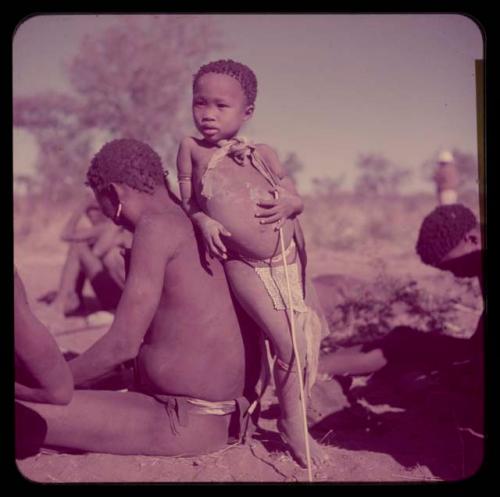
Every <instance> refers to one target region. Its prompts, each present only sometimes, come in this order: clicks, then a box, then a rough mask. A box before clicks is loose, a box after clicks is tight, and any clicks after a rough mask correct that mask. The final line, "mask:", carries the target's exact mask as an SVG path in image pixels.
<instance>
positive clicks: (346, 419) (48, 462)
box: [15, 236, 482, 483]
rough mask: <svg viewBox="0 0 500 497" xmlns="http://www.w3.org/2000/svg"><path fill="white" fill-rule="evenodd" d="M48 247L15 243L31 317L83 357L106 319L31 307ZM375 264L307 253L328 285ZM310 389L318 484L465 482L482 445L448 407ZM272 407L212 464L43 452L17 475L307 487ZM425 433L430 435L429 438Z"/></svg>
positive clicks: (396, 264)
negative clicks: (247, 436) (319, 461)
mask: <svg viewBox="0 0 500 497" xmlns="http://www.w3.org/2000/svg"><path fill="white" fill-rule="evenodd" d="M54 239H55V238H54V237H53V238H50V237H49V236H47V238H46V239H45V240H38V241H37V244H33V243H27V242H26V243H18V244H16V247H15V263H16V265H17V268H18V271H19V273H20V275H21V277H22V279H23V281H24V282H25V285H26V289H27V292H28V298H29V301H30V303H31V305H32V308H33V310H34V312H35V313H36V314H37V315H38V316H39V318H40V319H41V320H42V322H44V323H45V324H46V325H47V326H48V327H49V329H50V330H51V332H52V333H53V335H54V336H55V338H56V340H57V342H58V344H59V346H60V347H61V348H62V349H66V350H72V351H75V352H81V351H83V350H85V349H86V348H88V347H89V346H90V345H91V343H92V342H93V341H95V340H96V339H97V338H99V337H100V336H101V335H102V334H103V333H105V331H106V329H107V326H108V325H109V319H110V316H109V315H106V314H102V313H98V314H94V315H91V316H90V318H88V319H84V318H81V317H78V318H70V319H55V317H54V315H53V314H51V313H50V309H48V308H47V306H45V305H44V304H41V303H39V302H37V300H36V299H37V297H39V296H40V295H42V294H43V293H45V292H47V291H49V290H53V289H55V288H56V287H57V281H58V277H59V271H60V268H61V266H62V263H63V260H64V255H65V250H66V248H65V246H64V245H63V244H61V243H59V242H57V241H54ZM367 252H369V250H368V249H367ZM377 255H384V256H385V258H386V260H387V259H389V260H391V267H390V270H391V274H398V275H402V276H404V275H412V274H414V275H418V278H420V279H421V280H426V279H428V281H429V284H432V285H435V284H436V281H442V282H443V283H442V284H443V285H445V286H446V285H449V284H450V280H449V279H447V278H445V277H443V278H442V279H438V280H436V278H437V276H436V272H435V271H433V270H432V269H427V268H423V267H422V266H421V265H420V264H419V263H418V261H417V260H416V258H413V259H412V258H410V259H408V257H405V256H403V255H402V254H398V252H397V250H394V253H385V254H375V256H377ZM375 258H376V257H375ZM373 259H374V254H373V252H372V253H370V254H369V255H368V254H363V253H362V251H360V252H357V253H356V254H352V253H351V254H350V253H348V252H345V253H342V254H339V253H334V252H332V251H329V250H316V251H312V253H311V254H310V270H311V273H312V274H313V275H314V276H318V275H325V274H326V275H332V274H334V275H336V276H335V277H334V278H333V281H334V282H335V281H337V282H340V283H341V284H342V285H346V284H349V281H354V282H355V281H357V280H359V281H362V280H367V279H370V278H372V277H373V276H374V275H375V273H376V271H377V270H378V269H377V265H376V264H374V263H373ZM347 275H348V276H347ZM335 278H337V279H335ZM346 282H347V283H346ZM340 283H339V284H340ZM87 291H89V289H87ZM335 292H337V288H336V287H335V284H333V286H332V287H331V296H330V297H328V298H331V299H332V300H334V299H335V298H340V297H338V295H337V296H335V295H336V293H335ZM337 293H338V292H337ZM480 311H481V309H476V310H475V311H474V312H472V313H471V314H472V315H471V316H470V318H469V319H470V323H474V322H477V318H478V316H479V313H480ZM368 380H369V377H366V376H358V377H354V378H353V383H352V384H351V387H350V392H352V391H355V390H356V388H358V389H359V388H361V389H362V388H363V387H366V384H367V381H368ZM315 388H316V389H320V390H321V391H322V392H323V394H324V395H323V396H322V397H321V399H322V400H321V402H323V404H322V405H320V404H321V402H320V403H319V404H317V405H316V407H317V408H318V409H319V410H318V411H317V413H316V414H317V415H316V421H318V420H321V419H323V420H325V419H327V418H328V419H330V420H331V421H330V422H329V423H330V424H328V422H326V423H327V424H326V428H325V427H324V426H323V430H322V431H321V432H318V435H317V437H318V438H320V439H322V442H323V443H325V444H327V445H325V450H326V452H327V454H328V457H329V460H328V461H327V462H325V463H324V464H323V465H322V466H321V467H319V468H317V469H315V470H314V480H315V481H318V482H369V481H376V482H425V481H436V480H437V481H439V480H458V479H461V478H463V477H465V476H467V475H468V474H470V472H471V470H470V463H468V462H467V461H466V459H467V457H468V456H467V454H468V453H469V451H468V447H469V445H470V444H475V443H476V444H477V443H480V442H482V440H480V439H481V437H480V436H478V435H477V433H476V434H474V433H473V434H470V433H468V432H467V430H466V429H465V428H464V429H461V428H460V427H459V426H458V425H456V424H455V425H454V424H453V423H452V422H450V421H449V416H448V417H447V413H446V401H444V402H441V404H444V406H443V405H441V408H442V409H441V412H434V411H433V412H432V415H430V414H429V409H428V408H427V409H426V408H425V406H422V405H420V406H418V403H419V402H418V398H417V397H416V399H417V400H416V401H415V404H413V405H412V407H408V406H405V407H394V406H393V405H391V404H390V403H388V402H386V401H385V400H384V398H383V395H382V397H380V395H379V398H378V400H377V395H375V396H374V398H375V400H366V398H365V394H364V393H363V390H361V394H358V395H357V396H356V397H355V398H354V397H352V396H350V395H347V396H346V394H347V391H346V390H344V391H343V390H342V389H341V388H340V386H339V383H338V382H337V381H335V380H332V379H328V378H323V379H322V380H320V381H319V382H318V383H317V385H316V387H315ZM374 388H375V390H373V389H372V391H371V392H372V393H373V392H374V391H375V393H376V394H377V393H381V392H382V393H384V388H388V389H389V390H390V388H391V386H390V384H386V387H383V386H382V387H380V386H375V387H374ZM325 392H326V394H325ZM367 392H368V391H367ZM365 393H366V392H365ZM348 397H349V398H348ZM387 398H390V395H387ZM325 399H326V401H325ZM353 399H355V400H353ZM325 402H326V404H325ZM438 404H439V403H438ZM318 406H319V407H318ZM427 407H428V406H427ZM276 408H277V405H276V398H275V397H274V396H273V394H272V392H271V393H270V394H269V395H268V396H267V397H266V398H265V399H264V405H263V419H262V420H261V428H262V429H263V432H262V433H261V434H260V435H256V437H255V438H254V439H252V440H250V441H249V443H248V444H247V445H243V446H228V447H227V448H226V449H224V450H222V451H220V452H218V453H214V454H210V455H205V456H200V457H190V458H169V457H146V456H115V455H109V454H66V453H56V452H50V451H43V452H42V453H39V454H37V455H35V456H32V457H29V458H27V459H24V460H21V461H17V466H18V468H19V470H20V472H21V473H22V475H24V476H25V477H26V478H28V479H30V480H33V481H36V482H46V483H56V482H296V481H307V471H306V470H304V469H301V468H300V467H298V466H297V465H296V464H295V462H294V461H293V460H292V459H291V458H290V456H289V455H288V454H286V453H285V452H284V450H283V449H284V447H283V444H282V443H281V442H280V441H279V440H278V438H277V435H276ZM437 408H438V407H436V409H437ZM318 413H319V414H318ZM448 414H449V413H448ZM429 423H430V424H429ZM320 424H321V423H320ZM323 425H325V421H324V422H323ZM423 426H426V429H425V430H423V429H422V427H423ZM429 426H431V428H432V429H428V427H429ZM466 436H467V437H468V438H467V437H466ZM464 437H465V438H464ZM472 464H474V463H472ZM468 468H469V469H468Z"/></svg>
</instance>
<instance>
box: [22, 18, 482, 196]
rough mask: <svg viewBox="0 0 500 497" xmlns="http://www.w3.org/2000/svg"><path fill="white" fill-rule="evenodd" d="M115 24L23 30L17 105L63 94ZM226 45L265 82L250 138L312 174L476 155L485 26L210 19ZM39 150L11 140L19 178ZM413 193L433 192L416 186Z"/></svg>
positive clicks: (62, 21)
mask: <svg viewBox="0 0 500 497" xmlns="http://www.w3.org/2000/svg"><path fill="white" fill-rule="evenodd" d="M116 17H117V16H111V17H110V16H102V15H99V16H83V15H73V16H44V17H35V18H31V19H29V20H27V21H26V22H25V23H23V24H22V25H20V27H19V29H18V31H17V33H16V35H15V37H14V44H13V59H14V73H13V84H14V96H16V95H30V94H34V93H37V92H39V91H46V90H68V89H69V87H68V84H67V81H66V79H65V74H64V71H63V63H64V62H65V61H69V60H70V59H71V58H72V56H73V55H75V54H76V52H77V50H78V46H79V43H80V41H81V39H82V37H83V36H84V35H85V34H90V35H92V34H96V33H98V32H99V31H101V30H102V29H104V28H105V27H106V26H107V25H109V24H110V23H111V22H113V21H114V18H116ZM207 17H210V19H211V20H212V21H213V22H214V23H215V24H216V25H217V26H218V27H219V29H220V30H221V31H222V33H223V40H224V43H225V48H224V49H221V50H219V51H218V52H215V53H214V54H213V58H232V59H235V60H239V61H241V62H244V63H245V64H247V65H249V66H250V67H252V69H253V70H254V72H255V73H256V75H257V78H258V81H259V93H258V96H257V103H256V112H255V115H254V117H253V119H252V121H251V122H250V124H249V125H248V127H247V129H246V130H245V131H246V135H247V136H249V137H251V138H253V139H255V140H256V141H259V142H265V143H268V144H270V145H272V146H274V147H275V148H276V149H277V151H278V153H279V154H280V156H281V157H282V158H284V157H285V156H286V154H287V153H289V152H295V153H296V154H297V155H298V156H299V158H300V159H301V161H302V162H303V163H304V165H305V170H304V171H303V172H302V173H301V175H300V176H299V188H300V189H301V190H302V191H307V190H308V189H309V186H310V180H311V179H312V178H314V177H323V176H332V177H336V176H339V175H344V176H345V178H346V182H347V185H349V184H350V183H352V181H353V178H354V176H355V173H356V168H355V163H356V160H357V158H358V156H359V154H361V153H378V154H382V155H384V156H386V157H387V158H388V159H390V160H392V161H394V162H396V163H398V164H400V165H402V166H404V167H409V168H411V169H414V170H415V171H417V170H418V169H419V167H420V165H421V164H422V163H423V162H424V161H425V160H426V159H428V158H429V157H431V156H433V155H434V154H436V153H437V152H438V151H439V150H440V149H443V148H453V147H457V148H459V149H460V150H463V151H464V152H468V153H472V154H476V153H477V137H476V114H475V113H476V108H475V105H476V103H475V99H476V96H475V77H474V60H475V59H480V58H482V57H483V40H482V36H481V32H480V30H479V28H478V26H477V25H476V24H475V23H474V22H473V21H472V20H471V19H469V18H467V17H464V16H461V15H457V14H405V15H395V14H371V15H360V14H356V15H354V14H350V15H338V14H328V15H324V14H323V15H304V14H293V15H292V14H288V15H269V14H264V15H262V14H261V15H209V16H207ZM35 156H36V145H35V144H34V141H33V139H32V138H31V137H30V136H29V135H28V134H27V133H26V132H23V131H18V130H16V131H15V132H14V173H15V174H19V173H29V172H30V171H31V170H32V164H33V160H34V157H35ZM410 186H411V188H412V189H427V190H429V191H430V190H431V189H432V185H430V184H425V183H422V182H421V181H419V180H418V174H417V179H416V181H415V182H414V183H413V184H412V185H410Z"/></svg>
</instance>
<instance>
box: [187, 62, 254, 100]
mask: <svg viewBox="0 0 500 497" xmlns="http://www.w3.org/2000/svg"><path fill="white" fill-rule="evenodd" d="M211 72H213V73H216V74H227V75H228V76H231V77H233V78H234V79H236V80H237V81H238V82H239V83H240V85H241V88H242V89H243V93H245V96H246V98H247V104H248V105H253V104H254V103H255V99H256V98H257V78H256V77H255V74H254V72H253V71H252V70H251V69H250V68H249V67H248V66H246V65H245V64H241V63H240V62H235V61H234V60H231V59H228V60H216V61H214V62H209V63H208V64H205V65H204V66H201V67H200V69H199V70H198V72H197V73H196V74H195V75H194V78H193V91H194V89H195V87H196V83H197V82H198V80H199V79H200V78H201V77H202V76H203V75H204V74H208V73H211Z"/></svg>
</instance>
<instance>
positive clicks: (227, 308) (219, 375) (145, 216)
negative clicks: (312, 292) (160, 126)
mask: <svg viewBox="0 0 500 497" xmlns="http://www.w3.org/2000/svg"><path fill="white" fill-rule="evenodd" d="M87 178H88V184H89V185H90V186H91V188H92V189H93V190H94V193H95V195H96V197H97V199H98V201H99V203H100V205H101V207H102V210H103V212H104V213H105V215H106V216H108V217H109V218H111V219H113V220H114V221H115V222H116V223H117V224H118V225H120V226H124V227H126V228H127V229H128V230H130V231H131V232H133V235H134V236H133V244H132V249H131V254H130V267H129V270H128V274H127V279H126V283H125V288H124V290H123V294H122V297H121V299H120V302H119V304H118V307H117V309H116V314H115V318H114V321H113V323H112V325H111V328H110V329H109V331H108V332H107V333H106V334H105V335H104V336H103V337H102V338H101V339H99V340H98V341H97V342H95V343H94V344H93V345H92V346H91V347H90V348H89V349H88V350H86V351H85V352H84V353H83V354H81V355H80V356H78V357H77V358H75V359H73V360H71V361H70V362H69V365H70V368H71V371H72V373H73V376H74V380H75V384H76V385H78V384H81V383H82V382H85V381H88V380H91V379H92V378H97V377H99V376H101V375H103V374H105V373H107V372H108V371H110V370H112V369H113V368H115V367H116V366H117V365H119V364H121V363H123V362H125V361H129V360H131V359H134V360H135V373H136V383H135V385H134V387H133V389H131V390H129V391H125V392H123V391H97V390H76V391H75V392H74V394H73V398H72V400H71V402H70V403H69V404H68V405H67V406H53V405H42V404H34V403H29V404H27V405H29V407H30V408H31V409H33V410H35V411H36V412H37V413H38V414H39V415H40V416H42V417H43V419H44V420H45V422H46V423H47V428H48V429H47V435H46V437H45V439H44V441H43V443H44V444H45V445H51V446H58V447H67V448H72V449H80V450H85V451H94V452H108V453H114V454H155V455H194V454H202V453H208V452H211V451H215V450H218V449H220V448H221V447H223V446H224V445H225V444H227V443H228V442H229V441H232V440H239V439H241V438H242V437H243V436H244V430H245V426H246V424H247V423H248V421H249V415H250V414H251V412H252V409H253V408H254V407H255V402H254V401H255V400H256V397H257V396H256V392H255V386H256V384H257V380H258V378H259V373H260V344H259V342H258V335H259V334H258V332H257V331H256V330H255V329H254V328H253V323H252V322H251V321H248V320H247V321H245V318H244V317H243V316H242V317H241V319H240V320H239V319H238V315H237V313H236V311H235V307H234V305H233V300H232V297H231V294H230V291H229V287H228V284H227V282H226V278H225V276H224V271H223V268H222V266H221V265H220V263H219V262H218V261H217V260H215V259H213V260H210V261H209V262H208V264H209V267H208V268H207V269H205V268H204V267H203V266H202V265H201V263H200V246H199V244H198V243H197V240H196V238H195V234H194V231H193V227H192V224H191V222H190V220H189V218H188V217H187V216H186V215H185V214H184V212H183V210H182V208H181V206H180V205H179V202H178V201H177V199H176V198H175V196H174V195H172V194H171V192H170V191H169V190H168V185H167V183H166V181H165V177H164V172H163V169H162V166H161V160H160V158H159V156H158V155H157V154H156V153H155V152H154V151H153V150H152V149H151V148H150V147H149V146H148V145H145V144H144V143H141V142H138V141H136V140H132V139H122V140H114V141H112V142H110V143H107V144H106V145H105V146H104V147H103V148H102V149H101V150H100V151H99V152H98V153H97V155H96V156H95V157H94V159H93V160H92V163H91V166H90V168H89V170H88V173H87Z"/></svg>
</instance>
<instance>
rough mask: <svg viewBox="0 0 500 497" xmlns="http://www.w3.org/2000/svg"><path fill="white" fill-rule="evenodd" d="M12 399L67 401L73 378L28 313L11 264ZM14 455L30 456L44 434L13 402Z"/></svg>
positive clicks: (34, 418) (38, 421)
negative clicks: (12, 300) (12, 317)
mask: <svg viewBox="0 0 500 497" xmlns="http://www.w3.org/2000/svg"><path fill="white" fill-rule="evenodd" d="M14 353H15V354H14V359H15V377H14V378H15V390H14V392H15V398H16V400H25V401H31V402H44V403H50V404H61V405H62V404H68V403H69V402H70V400H71V397H72V395H73V377H72V376H71V371H70V369H69V367H68V364H67V362H66V361H65V360H64V358H63V356H62V355H61V352H60V351H59V348H58V346H57V344H56V342H55V340H54V338H53V337H52V335H51V334H50V332H49V331H48V330H47V328H46V327H45V326H44V325H43V324H42V323H41V322H40V321H39V320H38V319H37V318H36V317H35V315H34V314H33V313H32V312H31V309H30V307H29V305H28V300H27V298H26V291H25V289H24V285H23V282H22V281H21V278H20V277H19V275H18V273H17V271H16V268H15V267H14ZM15 421H16V424H15V432H16V457H18V458H22V457H25V456H27V455H31V454H33V453H34V452H36V450H37V448H38V447H37V446H38V445H39V444H40V442H41V440H42V439H43V438H44V437H45V435H46V424H45V422H44V421H43V419H42V418H41V417H40V416H38V415H37V414H36V413H35V412H34V411H32V410H31V409H29V408H27V407H25V406H23V405H22V404H20V403H19V402H15Z"/></svg>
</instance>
